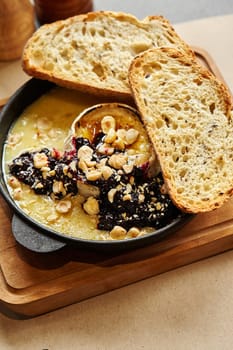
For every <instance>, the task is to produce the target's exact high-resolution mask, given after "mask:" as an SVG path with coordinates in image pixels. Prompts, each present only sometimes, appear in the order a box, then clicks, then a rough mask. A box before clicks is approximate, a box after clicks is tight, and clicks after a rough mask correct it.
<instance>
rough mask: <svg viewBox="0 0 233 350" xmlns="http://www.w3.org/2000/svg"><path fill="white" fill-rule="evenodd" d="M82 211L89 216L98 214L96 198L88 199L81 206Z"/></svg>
mask: <svg viewBox="0 0 233 350" xmlns="http://www.w3.org/2000/svg"><path fill="white" fill-rule="evenodd" d="M83 209H84V210H85V212H86V213H87V214H89V215H97V214H98V213H99V203H98V201H97V199H96V198H94V197H88V198H87V200H86V202H85V203H84V204H83Z"/></svg>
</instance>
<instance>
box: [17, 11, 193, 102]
mask: <svg viewBox="0 0 233 350" xmlns="http://www.w3.org/2000/svg"><path fill="white" fill-rule="evenodd" d="M161 46H175V47H177V48H179V50H181V51H183V52H186V54H188V55H191V56H192V55H193V52H192V50H191V49H190V47H189V46H188V45H187V44H186V43H185V42H184V41H183V40H182V39H181V38H180V37H179V36H178V35H177V34H176V32H175V31H174V29H173V28H172V26H171V25H170V23H169V22H168V21H167V20H166V19H165V18H163V17H161V16H151V17H147V18H145V19H144V20H143V21H139V20H137V19H136V18H135V17H134V16H132V15H129V14H125V13H118V12H110V11H101V12H92V13H88V14H86V15H79V16H75V17H71V18H68V19H66V20H62V21H57V22H54V23H51V24H47V25H44V26H42V27H40V28H39V29H38V30H37V31H36V32H35V33H34V35H33V36H32V37H31V38H30V39H29V41H28V42H27V44H26V46H25V49H24V52H23V57H22V65H23V69H24V71H25V72H26V73H28V74H29V75H32V76H34V77H37V78H40V79H46V80H50V81H52V82H55V83H56V84H58V85H61V86H65V87H68V88H73V89H78V90H83V91H87V92H90V93H94V94H97V95H100V94H101V95H107V96H115V97H117V98H120V97H122V98H124V97H125V98H128V97H129V96H131V92H130V88H129V84H128V68H129V65H130V63H131V61H132V59H133V57H134V56H136V55H137V54H139V53H140V52H143V51H145V50H147V49H150V48H153V47H161Z"/></svg>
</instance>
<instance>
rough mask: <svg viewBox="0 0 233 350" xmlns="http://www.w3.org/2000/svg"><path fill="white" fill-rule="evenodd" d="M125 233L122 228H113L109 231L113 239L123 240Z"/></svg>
mask: <svg viewBox="0 0 233 350" xmlns="http://www.w3.org/2000/svg"><path fill="white" fill-rule="evenodd" d="M126 234H127V231H126V229H124V227H121V226H114V227H113V229H112V230H111V231H110V236H111V238H113V239H124V238H125V237H126Z"/></svg>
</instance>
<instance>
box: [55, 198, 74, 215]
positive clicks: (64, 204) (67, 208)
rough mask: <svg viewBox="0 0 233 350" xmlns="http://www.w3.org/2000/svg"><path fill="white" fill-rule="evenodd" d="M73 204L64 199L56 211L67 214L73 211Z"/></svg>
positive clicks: (58, 204)
mask: <svg viewBox="0 0 233 350" xmlns="http://www.w3.org/2000/svg"><path fill="white" fill-rule="evenodd" d="M71 207H72V204H71V201H70V200H67V199H64V200H61V201H60V202H58V203H57V205H56V211H57V212H58V213H60V214H66V213H68V212H69V211H70V210H71Z"/></svg>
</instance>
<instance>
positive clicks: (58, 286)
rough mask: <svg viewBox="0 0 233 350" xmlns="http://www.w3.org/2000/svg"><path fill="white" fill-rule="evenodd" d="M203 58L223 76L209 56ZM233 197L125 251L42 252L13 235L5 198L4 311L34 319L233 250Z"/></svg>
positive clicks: (0, 302)
mask: <svg viewBox="0 0 233 350" xmlns="http://www.w3.org/2000/svg"><path fill="white" fill-rule="evenodd" d="M195 51H196V53H197V56H198V58H199V59H200V60H201V61H202V63H203V64H205V65H206V66H207V67H208V68H209V69H210V70H211V71H212V72H214V74H215V75H216V76H218V77H219V78H221V79H222V77H221V74H220V72H219V71H218V69H217V67H216V65H215V64H214V62H213V61H212V59H211V58H210V57H209V55H208V54H207V53H206V52H205V51H203V50H201V49H199V48H195ZM232 213H233V198H232V200H230V201H228V202H227V203H226V204H225V205H224V206H223V207H222V208H220V209H217V210H215V211H212V212H210V213H204V214H199V215H196V216H195V217H194V218H193V219H192V220H191V221H190V222H189V223H188V224H187V225H185V226H184V227H183V228H182V229H180V230H179V231H178V232H176V233H175V234H173V235H171V236H169V237H167V238H166V239H164V240H162V241H160V242H159V243H155V244H152V245H149V246H146V247H144V248H140V249H136V250H132V251H128V252H125V253H121V254H119V253H118V254H115V255H114V254H103V253H95V252H86V251H83V250H82V251H81V250H78V249H74V248H71V247H65V248H64V249H63V250H60V251H58V252H56V253H50V254H36V253H32V252H30V251H28V250H26V249H25V248H23V247H21V246H19V245H18V244H17V243H16V242H15V240H14V238H13V236H12V234H11V217H12V213H11V211H10V209H9V208H8V206H7V204H6V203H5V202H4V200H3V199H2V198H1V197H0V268H1V269H0V311H2V312H4V313H6V314H7V315H8V316H10V317H18V318H19V317H20V318H24V317H33V316H38V315H40V314H43V313H45V312H49V311H52V310H55V309H57V308H60V307H63V306H66V305H69V304H72V303H75V302H79V301H81V300H84V299H87V298H89V297H93V296H96V295H98V294H101V293H105V292H107V291H110V290H113V289H116V288H119V287H122V286H125V285H127V284H130V283H133V282H136V281H139V280H142V279H144V278H148V277H151V276H155V275H157V274H160V273H163V272H166V271H169V270H171V269H174V268H177V267H180V266H183V265H186V264H189V263H191V262H194V261H198V260H200V259H203V258H206V257H210V256H212V255H215V254H218V253H221V252H224V251H226V250H229V249H232V248H233V214H232Z"/></svg>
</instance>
